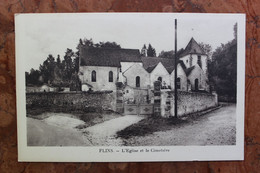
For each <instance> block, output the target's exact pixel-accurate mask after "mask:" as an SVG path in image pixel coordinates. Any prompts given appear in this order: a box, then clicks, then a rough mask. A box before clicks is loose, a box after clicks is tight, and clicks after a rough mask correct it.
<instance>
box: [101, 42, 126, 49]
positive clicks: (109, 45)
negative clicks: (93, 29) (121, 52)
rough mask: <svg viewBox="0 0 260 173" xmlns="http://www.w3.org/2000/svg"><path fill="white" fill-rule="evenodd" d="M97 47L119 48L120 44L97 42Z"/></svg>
mask: <svg viewBox="0 0 260 173" xmlns="http://www.w3.org/2000/svg"><path fill="white" fill-rule="evenodd" d="M99 47H101V48H111V49H120V48H121V46H120V45H118V44H117V43H116V42H109V41H107V42H99Z"/></svg>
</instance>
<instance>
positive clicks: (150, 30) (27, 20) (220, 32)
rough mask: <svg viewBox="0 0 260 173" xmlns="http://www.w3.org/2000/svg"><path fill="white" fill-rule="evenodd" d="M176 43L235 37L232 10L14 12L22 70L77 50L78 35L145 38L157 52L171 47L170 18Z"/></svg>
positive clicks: (134, 43) (127, 40)
mask: <svg viewBox="0 0 260 173" xmlns="http://www.w3.org/2000/svg"><path fill="white" fill-rule="evenodd" d="M176 18H177V47H178V49H180V48H185V47H186V45H187V44H188V42H189V40H190V39H191V37H193V38H194V39H195V40H196V41H197V42H198V43H199V42H203V43H207V44H210V45H211V46H212V48H213V50H214V49H216V48H217V47H218V46H220V45H221V43H227V42H228V41H230V40H232V39H233V37H234V36H233V26H234V24H235V23H236V19H235V17H234V16H233V15H227V16H225V15H213V14H210V15H203V14H174V13H160V14H159V13H138V14H137V13H125V14H122V13H117V14H115V13H103V14H98V13H88V14H86V13H77V14H75V13H74V14H61V13H59V14H24V15H19V16H18V17H16V38H17V40H16V46H17V47H18V49H19V50H20V51H19V53H20V55H21V56H19V55H17V56H18V57H21V58H23V59H25V61H24V62H25V64H24V68H25V71H30V69H31V68H34V69H38V68H39V65H40V64H42V63H43V61H44V60H46V58H47V56H48V55H49V54H52V55H53V56H54V57H55V58H56V57H57V55H58V54H59V55H60V56H61V57H62V58H63V56H64V53H65V51H66V49H67V48H70V49H72V50H74V51H76V46H77V44H78V42H79V39H80V38H82V39H83V38H87V39H90V38H92V39H93V41H94V43H98V42H106V41H110V42H116V43H117V44H119V45H121V47H122V48H128V49H139V50H141V48H142V47H143V45H144V44H146V45H148V44H149V43H150V44H151V45H152V46H153V47H154V48H155V49H156V53H157V55H159V53H160V52H161V51H162V50H164V51H169V50H173V49H174V19H176Z"/></svg>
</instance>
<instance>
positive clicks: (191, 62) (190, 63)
mask: <svg viewBox="0 0 260 173" xmlns="http://www.w3.org/2000/svg"><path fill="white" fill-rule="evenodd" d="M191 66H192V55H190V67H191Z"/></svg>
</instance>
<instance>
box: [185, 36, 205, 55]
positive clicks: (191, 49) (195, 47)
mask: <svg viewBox="0 0 260 173" xmlns="http://www.w3.org/2000/svg"><path fill="white" fill-rule="evenodd" d="M188 54H199V55H206V53H205V52H204V51H203V49H202V48H201V47H200V45H199V44H198V43H197V42H196V41H195V40H194V38H193V37H192V38H191V39H190V41H189V43H188V45H187V46H186V48H185V49H184V51H183V52H182V53H181V55H180V57H183V56H185V55H188Z"/></svg>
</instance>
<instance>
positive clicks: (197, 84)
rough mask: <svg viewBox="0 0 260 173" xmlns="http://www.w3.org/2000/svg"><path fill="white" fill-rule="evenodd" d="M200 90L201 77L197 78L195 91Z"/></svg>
mask: <svg viewBox="0 0 260 173" xmlns="http://www.w3.org/2000/svg"><path fill="white" fill-rule="evenodd" d="M198 90H199V79H195V91H198Z"/></svg>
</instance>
